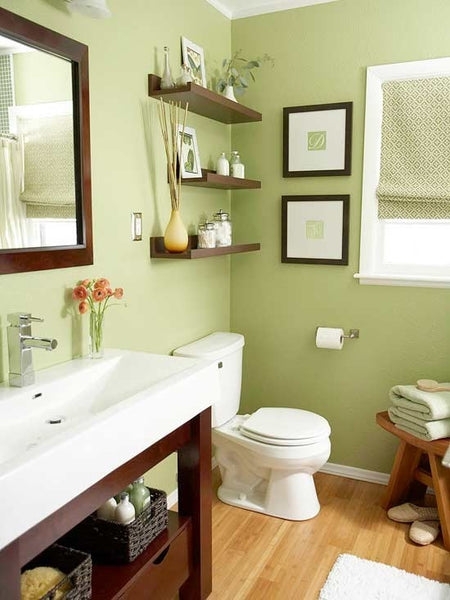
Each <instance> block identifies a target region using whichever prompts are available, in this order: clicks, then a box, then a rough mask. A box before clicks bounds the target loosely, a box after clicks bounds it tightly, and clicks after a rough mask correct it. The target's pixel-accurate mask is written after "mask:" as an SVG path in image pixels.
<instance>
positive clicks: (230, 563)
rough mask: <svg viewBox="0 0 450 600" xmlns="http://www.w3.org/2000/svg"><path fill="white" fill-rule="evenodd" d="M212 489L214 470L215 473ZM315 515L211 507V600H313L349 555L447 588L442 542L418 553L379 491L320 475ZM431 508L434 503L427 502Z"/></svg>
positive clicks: (449, 561) (449, 574)
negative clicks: (297, 517)
mask: <svg viewBox="0 0 450 600" xmlns="http://www.w3.org/2000/svg"><path fill="white" fill-rule="evenodd" d="M214 479H215V488H217V486H218V480H219V474H218V469H216V470H215V472H214ZM315 481H316V487H317V493H318V496H319V501H320V503H321V511H320V513H319V515H318V516H317V517H316V518H314V519H311V520H309V521H303V522H294V521H284V520H282V519H277V518H274V517H268V516H265V515H261V514H258V513H253V512H251V511H247V510H243V509H240V508H235V507H233V506H229V505H227V504H223V503H222V502H220V501H219V500H218V499H217V497H216V496H215V494H214V501H213V592H212V594H211V595H210V596H209V599H210V600H294V599H295V600H316V599H317V597H318V594H319V591H320V589H321V588H322V586H323V584H324V583H325V580H326V578H327V575H328V573H329V571H330V569H331V567H332V566H333V563H334V561H335V560H336V558H337V557H338V555H339V554H341V553H349V554H354V555H356V556H359V557H360V558H367V559H370V560H375V561H378V562H382V563H386V564H389V565H392V566H395V567H398V568H401V569H404V570H406V571H409V572H411V573H416V574H418V575H423V576H425V577H429V578H430V579H437V580H439V581H446V582H450V553H448V552H447V551H446V550H445V549H444V548H443V546H442V541H441V539H440V538H438V540H436V542H434V544H432V545H430V546H417V545H416V544H414V543H413V542H411V541H410V540H409V538H408V528H409V526H408V525H407V524H401V523H394V522H393V521H390V520H389V519H388V518H387V517H386V513H385V511H384V510H383V509H382V508H381V507H380V500H381V497H382V495H383V492H384V491H385V489H386V488H385V487H384V486H382V485H378V484H375V483H365V482H362V481H355V480H352V479H345V478H343V477H337V476H335V475H326V474H323V473H318V474H317V475H316V476H315ZM431 503H432V502H431Z"/></svg>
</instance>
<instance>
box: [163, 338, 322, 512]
mask: <svg viewBox="0 0 450 600" xmlns="http://www.w3.org/2000/svg"><path fill="white" fill-rule="evenodd" d="M244 343H245V342H244V337H243V336H242V335H240V334H238V333H222V332H217V333H213V334H211V335H208V336H206V337H204V338H202V339H200V340H198V341H196V342H193V343H191V344H188V345H186V346H182V347H181V348H178V349H177V350H175V352H174V355H176V356H187V357H191V358H192V357H193V358H203V359H206V360H213V361H215V362H217V366H218V368H219V369H220V371H219V378H220V394H221V398H220V401H219V402H218V403H216V404H215V405H214V406H213V407H212V415H213V417H212V419H213V422H212V426H213V431H212V441H213V444H214V446H215V457H216V460H217V463H218V464H219V467H220V472H221V475H222V485H221V486H220V487H219V490H218V492H217V494H218V496H219V498H220V499H221V500H222V501H223V502H226V503H227V504H232V505H233V506H239V507H241V508H246V509H248V510H253V511H256V512H261V513H265V514H267V515H273V516H275V517H281V518H283V519H291V520H295V521H302V520H304V519H311V518H312V517H315V516H316V515H317V513H318V512H319V510H320V505H319V501H318V499H317V494H316V488H315V485H314V480H313V477H312V476H313V474H314V473H315V472H316V471H318V470H319V469H320V468H321V467H322V466H323V465H324V464H325V462H326V461H327V460H328V458H329V456H330V432H331V430H330V426H329V424H328V421H327V420H326V419H324V418H323V417H321V416H319V415H316V414H315V413H312V412H309V411H306V410H300V409H297V408H260V409H259V410H257V411H256V412H255V413H253V414H252V415H238V414H237V412H238V410H239V402H240V395H241V379H242V349H243V347H244Z"/></svg>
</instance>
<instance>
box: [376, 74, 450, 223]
mask: <svg viewBox="0 0 450 600" xmlns="http://www.w3.org/2000/svg"><path fill="white" fill-rule="evenodd" d="M376 194H377V198H378V217H379V218H380V219H449V218H450V77H434V78H429V79H409V80H405V81H387V82H385V83H383V121H382V132H381V164H380V181H379V184H378V188H377V192H376Z"/></svg>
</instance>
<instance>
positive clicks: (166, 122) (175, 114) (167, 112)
mask: <svg viewBox="0 0 450 600" xmlns="http://www.w3.org/2000/svg"><path fill="white" fill-rule="evenodd" d="M188 109H189V103H186V107H185V109H184V117H183V126H182V129H181V131H180V135H181V140H180V152H178V143H177V138H178V135H179V134H178V123H179V117H180V111H181V102H169V106H168V107H167V108H166V105H165V104H164V102H163V100H162V98H160V102H159V106H158V116H159V124H160V127H161V134H162V138H163V141H164V150H165V152H166V161H167V170H168V174H169V190H170V202H171V205H172V210H179V209H180V200H181V160H182V148H183V141H184V131H185V128H186V119H187V113H188ZM178 161H179V163H180V164H179V168H178V173H177V163H178Z"/></svg>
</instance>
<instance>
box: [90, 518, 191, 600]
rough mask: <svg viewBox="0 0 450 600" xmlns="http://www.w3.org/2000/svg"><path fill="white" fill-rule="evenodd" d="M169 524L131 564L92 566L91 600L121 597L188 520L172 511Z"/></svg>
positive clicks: (186, 524)
mask: <svg viewBox="0 0 450 600" xmlns="http://www.w3.org/2000/svg"><path fill="white" fill-rule="evenodd" d="M168 515H169V523H168V526H167V529H165V530H164V531H162V532H161V533H160V534H159V535H158V537H157V538H156V539H155V540H153V542H152V543H151V544H150V545H149V547H148V548H147V549H146V550H145V551H144V552H143V553H142V554H141V555H140V556H138V557H137V558H136V559H135V560H134V561H133V562H131V563H129V564H124V565H97V564H94V565H93V569H92V600H111V599H115V598H117V599H119V598H122V597H126V598H129V596H122V594H123V593H124V591H125V590H126V588H127V587H128V585H129V584H130V582H132V581H134V580H135V579H137V578H139V577H140V576H141V574H142V573H145V571H146V570H148V568H149V566H148V565H149V564H150V563H153V562H154V561H155V559H156V560H157V557H158V556H159V555H160V554H161V553H162V552H164V550H165V549H166V548H168V547H169V546H170V544H171V543H172V542H173V541H174V539H175V538H176V537H177V536H178V535H179V534H180V533H181V532H182V531H183V529H185V528H186V527H187V526H188V523H189V522H190V518H188V517H180V516H178V514H177V513H175V512H173V511H170V510H169V511H168Z"/></svg>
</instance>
